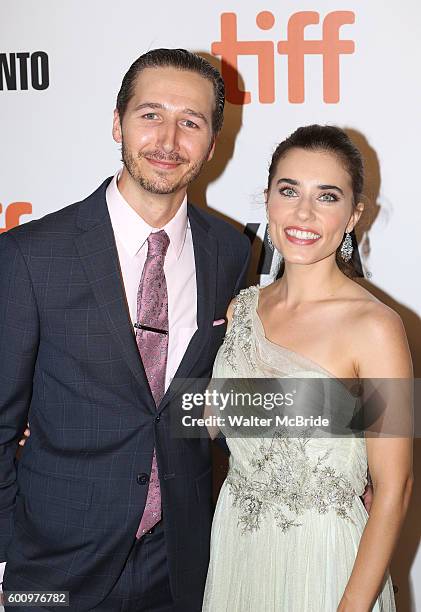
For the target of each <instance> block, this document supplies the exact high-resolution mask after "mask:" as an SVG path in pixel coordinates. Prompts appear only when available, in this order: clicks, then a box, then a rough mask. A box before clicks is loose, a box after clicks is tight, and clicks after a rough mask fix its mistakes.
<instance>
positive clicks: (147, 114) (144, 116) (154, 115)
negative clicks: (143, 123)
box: [142, 113, 158, 119]
mask: <svg viewBox="0 0 421 612" xmlns="http://www.w3.org/2000/svg"><path fill="white" fill-rule="evenodd" d="M142 117H143V119H156V118H157V117H158V115H157V114H156V113H146V114H145V115H142Z"/></svg>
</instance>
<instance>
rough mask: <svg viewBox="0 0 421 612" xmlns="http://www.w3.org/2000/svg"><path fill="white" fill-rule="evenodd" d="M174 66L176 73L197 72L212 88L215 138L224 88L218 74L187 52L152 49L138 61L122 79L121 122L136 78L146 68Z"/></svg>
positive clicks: (221, 121) (220, 124)
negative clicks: (180, 71)
mask: <svg viewBox="0 0 421 612" xmlns="http://www.w3.org/2000/svg"><path fill="white" fill-rule="evenodd" d="M162 67H171V68H177V70H189V71H190V72H196V73H197V74H200V76H202V77H203V78H205V79H208V81H210V82H211V83H212V85H213V91H214V95H215V108H214V111H213V115H212V132H213V135H214V137H215V136H216V135H217V134H218V132H220V130H221V128H222V123H223V119H224V105H225V85H224V80H223V78H222V76H221V75H220V73H219V71H218V70H217V69H216V68H214V67H213V66H212V64H210V63H209V62H208V61H207V60H205V59H204V58H203V57H201V56H200V55H196V54H195V53H191V52H190V51H187V50H186V49H152V50H151V51H148V52H147V53H144V54H143V55H141V56H140V57H138V58H137V60H135V61H134V62H133V64H132V65H131V66H130V68H129V69H128V71H127V72H126V74H125V75H124V77H123V81H122V83H121V87H120V91H119V92H118V95H117V110H118V114H119V116H120V121H121V120H122V119H123V116H124V113H125V112H126V108H127V104H128V103H129V101H130V98H131V97H132V96H133V92H134V88H135V84H136V79H137V77H138V75H139V74H140V73H141V72H142V70H144V69H145V68H162Z"/></svg>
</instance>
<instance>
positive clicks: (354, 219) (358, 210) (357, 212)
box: [345, 202, 364, 232]
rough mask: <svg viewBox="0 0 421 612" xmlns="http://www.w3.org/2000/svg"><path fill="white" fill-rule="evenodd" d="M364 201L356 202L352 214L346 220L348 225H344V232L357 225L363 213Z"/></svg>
mask: <svg viewBox="0 0 421 612" xmlns="http://www.w3.org/2000/svg"><path fill="white" fill-rule="evenodd" d="M363 210H364V203H363V202H358V204H357V206H356V207H355V208H354V210H353V212H352V215H351V217H350V219H349V221H348V225H347V226H346V230H345V231H346V232H352V230H353V229H354V227H355V226H356V225H357V223H358V221H359V220H360V217H361V215H362V214H363Z"/></svg>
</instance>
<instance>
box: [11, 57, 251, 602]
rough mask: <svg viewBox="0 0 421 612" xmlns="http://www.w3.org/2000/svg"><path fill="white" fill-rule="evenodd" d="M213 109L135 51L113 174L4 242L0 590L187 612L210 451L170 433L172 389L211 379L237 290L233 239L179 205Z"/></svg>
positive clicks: (163, 62)
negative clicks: (118, 165) (0, 564)
mask: <svg viewBox="0 0 421 612" xmlns="http://www.w3.org/2000/svg"><path fill="white" fill-rule="evenodd" d="M223 108H224V85H223V81H222V78H221V76H220V75H219V73H218V71H217V70H215V69H214V68H213V67H212V66H211V65H210V64H208V62H206V61H205V60H204V59H202V58H200V57H198V56H196V55H194V54H192V53H189V52H187V51H185V50H181V49H176V50H169V49H157V50H153V51H150V52H148V53H146V54H144V55H142V56H141V57H139V58H138V59H137V60H136V61H135V62H134V64H133V65H132V66H131V67H130V69H129V70H128V72H127V74H126V75H125V77H124V79H123V82H122V85H121V89H120V92H119V94H118V98H117V108H116V111H115V113H114V123H113V137H114V139H115V140H116V142H118V143H121V148H122V159H123V164H124V166H123V169H122V171H121V173H118V174H117V175H116V176H114V178H112V179H107V180H106V181H105V182H104V183H103V184H102V185H101V186H100V187H99V188H98V189H97V190H96V191H95V192H94V193H93V194H92V195H90V196H89V197H88V198H86V199H85V200H83V201H81V202H77V203H76V204H73V205H71V206H68V207H66V208H64V209H62V210H60V211H58V212H55V213H53V214H50V215H47V216H46V217H44V218H43V219H40V220H38V221H33V222H31V223H28V224H25V225H22V226H20V227H17V228H15V229H13V230H11V231H10V232H7V233H4V234H2V235H1V238H0V274H1V282H0V377H1V385H0V543H1V547H0V551H1V557H0V560H5V561H6V571H5V576H4V584H3V589H4V590H5V591H18V590H19V591H36V590H38V591H39V590H42V591H49V592H51V591H69V592H70V610H77V611H83V610H101V611H103V612H107V611H113V612H116V611H120V610H121V611H123V610H124V611H136V612H138V611H142V610H148V611H149V612H153V611H162V612H163V611H164V610H165V611H166V610H168V611H169V610H174V611H176V610H180V611H181V610H182V611H183V612H189V611H195V612H198V611H199V610H200V609H201V601H202V594H203V588H204V583H205V578H206V571H207V564H208V551H209V535H210V525H211V516H212V508H211V462H210V449H209V442H208V440H205V439H176V438H175V437H174V436H171V432H170V427H169V417H170V411H171V403H173V405H175V404H176V402H177V394H176V392H175V387H174V383H171V379H172V378H173V377H178V378H187V377H191V378H193V377H194V378H206V377H209V376H210V373H211V368H212V363H213V360H214V358H215V355H216V352H217V350H218V348H219V346H220V344H221V342H222V339H223V337H224V333H225V329H226V324H225V320H224V316H225V312H226V309H227V306H228V304H229V302H230V300H231V299H232V297H233V296H234V295H235V294H236V293H238V291H239V290H240V289H241V288H242V287H243V286H244V285H245V278H246V272H247V267H248V261H249V251H250V247H249V242H248V239H247V238H245V237H244V236H242V235H241V234H239V233H238V232H237V231H236V230H234V229H233V228H232V227H231V226H230V225H228V224H227V223H225V222H223V221H221V220H219V219H217V218H215V217H213V216H211V215H209V214H207V213H204V212H202V211H199V210H198V209H196V208H195V207H194V206H193V205H191V204H188V203H187V199H186V190H187V186H188V185H189V183H190V182H191V181H192V180H193V179H194V178H195V177H196V176H197V174H198V173H199V172H200V170H201V168H202V166H203V165H204V164H205V163H206V161H208V160H210V159H211V157H212V155H213V152H214V148H215V140H216V136H217V134H218V132H219V130H220V129H221V125H222V119H223ZM27 420H28V421H29V426H30V430H31V436H30V438H29V439H28V442H27V443H26V445H25V447H24V449H23V453H22V457H21V459H20V461H19V465H18V466H17V467H15V453H16V448H17V444H18V440H19V437H20V436H21V434H22V432H23V430H24V428H25V425H26V422H27ZM44 608H45V609H51V605H50V606H49V605H47V604H44ZM6 609H7V608H6ZM18 609H20V610H21V611H23V610H27V609H28V610H29V609H30V608H29V607H28V608H26V607H25V605H23V604H22V606H21V607H20V608H18ZM31 609H32V608H31Z"/></svg>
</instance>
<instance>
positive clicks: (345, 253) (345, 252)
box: [340, 232, 354, 261]
mask: <svg viewBox="0 0 421 612" xmlns="http://www.w3.org/2000/svg"><path fill="white" fill-rule="evenodd" d="M353 250H354V247H353V244H352V238H351V234H350V233H349V232H346V234H345V238H344V240H343V242H342V245H341V249H340V254H341V257H342V259H343V260H344V261H349V260H350V259H351V257H352V252H353Z"/></svg>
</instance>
